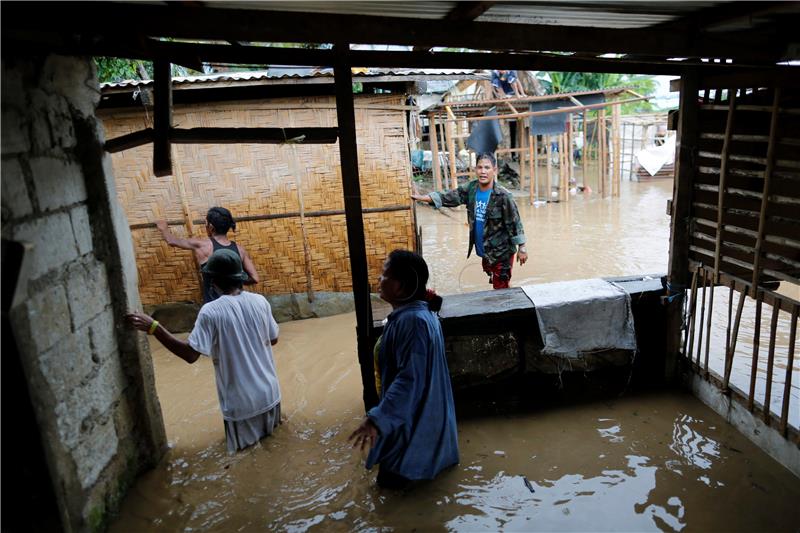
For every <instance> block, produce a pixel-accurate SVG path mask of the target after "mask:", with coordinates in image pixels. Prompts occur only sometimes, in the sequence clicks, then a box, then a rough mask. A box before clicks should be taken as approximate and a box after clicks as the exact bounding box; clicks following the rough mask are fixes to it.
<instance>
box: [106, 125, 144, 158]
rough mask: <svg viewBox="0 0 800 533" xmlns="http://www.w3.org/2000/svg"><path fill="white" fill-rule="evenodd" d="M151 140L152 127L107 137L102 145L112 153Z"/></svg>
mask: <svg viewBox="0 0 800 533" xmlns="http://www.w3.org/2000/svg"><path fill="white" fill-rule="evenodd" d="M151 142H153V128H145V129H143V130H139V131H134V132H133V133H128V134H127V135H121V136H119V137H115V138H113V139H109V140H107V141H106V144H105V145H104V146H103V147H104V148H105V150H106V152H108V153H110V154H114V153H116V152H122V151H123V150H128V149H130V148H136V147H137V146H142V145H145V144H147V143H151Z"/></svg>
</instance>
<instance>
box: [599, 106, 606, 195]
mask: <svg viewBox="0 0 800 533" xmlns="http://www.w3.org/2000/svg"><path fill="white" fill-rule="evenodd" d="M597 114H598V117H597V126H598V127H597V130H598V133H597V134H598V135H599V136H600V142H599V150H598V151H599V156H598V165H597V166H598V170H599V172H598V175H599V176H600V178H599V179H600V196H601V197H602V198H605V197H606V175H607V174H608V162H607V160H606V150H607V141H608V138H607V137H606V111H605V109H601V110H600V111H598V113H597Z"/></svg>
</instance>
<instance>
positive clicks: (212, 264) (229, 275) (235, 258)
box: [201, 248, 247, 281]
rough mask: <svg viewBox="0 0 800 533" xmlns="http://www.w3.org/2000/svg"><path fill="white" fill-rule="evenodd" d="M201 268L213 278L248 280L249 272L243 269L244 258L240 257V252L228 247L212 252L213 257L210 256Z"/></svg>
mask: <svg viewBox="0 0 800 533" xmlns="http://www.w3.org/2000/svg"><path fill="white" fill-rule="evenodd" d="M201 270H202V272H203V274H208V275H209V276H211V277H212V278H225V279H231V280H239V281H245V280H247V274H246V273H245V271H244V270H243V269H242V258H241V257H239V254H237V253H236V252H234V251H233V250H230V249H227V248H223V249H222V250H217V251H216V252H214V253H213V254H211V257H209V258H208V261H206V264H205V265H203V268H202V269H201Z"/></svg>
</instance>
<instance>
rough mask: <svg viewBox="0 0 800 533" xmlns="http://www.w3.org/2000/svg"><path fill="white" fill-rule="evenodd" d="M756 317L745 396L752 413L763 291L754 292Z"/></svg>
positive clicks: (759, 344) (759, 343)
mask: <svg viewBox="0 0 800 533" xmlns="http://www.w3.org/2000/svg"><path fill="white" fill-rule="evenodd" d="M755 293H756V294H755V300H756V316H755V321H754V322H753V359H752V362H751V363H750V392H749V393H748V395H747V410H748V411H750V412H751V413H752V412H753V407H754V405H753V404H754V402H755V396H756V377H757V376H758V350H759V348H760V347H761V303H762V300H763V294H764V293H763V291H762V290H761V289H758V288H757V289H756V290H755Z"/></svg>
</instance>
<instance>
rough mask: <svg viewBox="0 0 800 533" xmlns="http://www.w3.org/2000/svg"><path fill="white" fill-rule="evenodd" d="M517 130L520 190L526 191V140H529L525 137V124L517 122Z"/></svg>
mask: <svg viewBox="0 0 800 533" xmlns="http://www.w3.org/2000/svg"><path fill="white" fill-rule="evenodd" d="M517 130H518V132H517V133H519V145H518V146H519V148H520V151H519V152H518V153H519V188H520V190H523V191H524V190H525V154H526V153H527V152H528V147H527V146H526V143H525V140H526V139H527V137H528V136H527V135H525V122H524V121H518V122H517Z"/></svg>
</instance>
